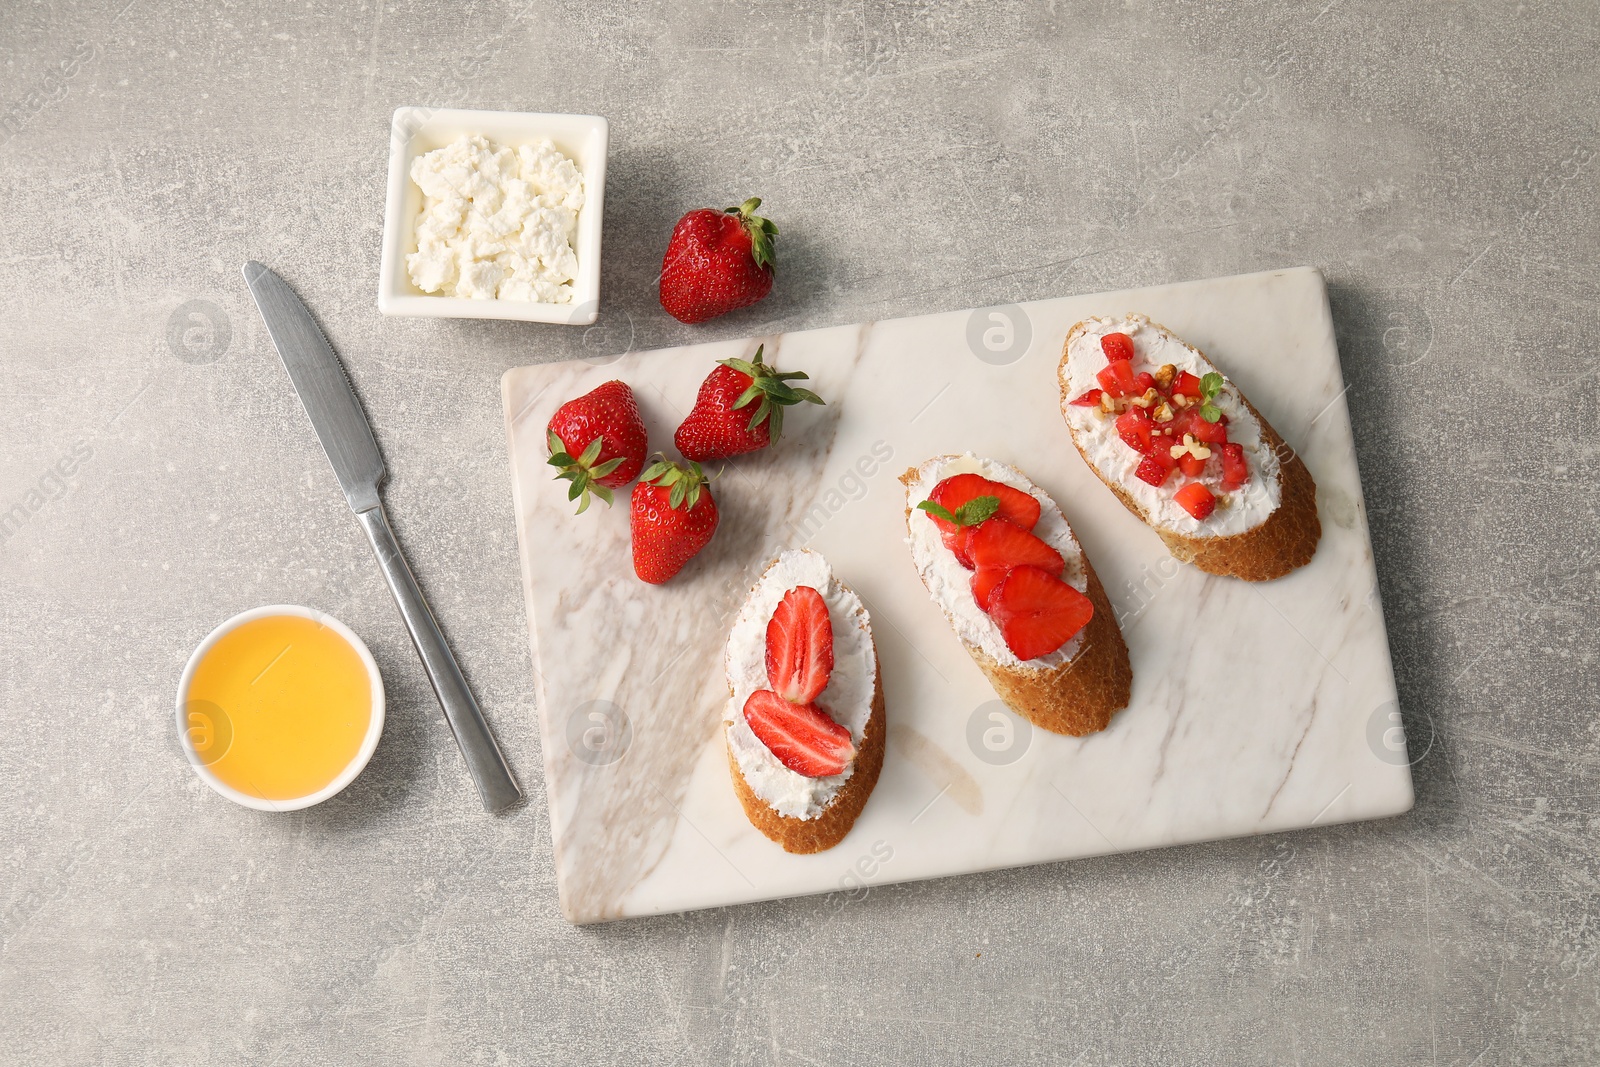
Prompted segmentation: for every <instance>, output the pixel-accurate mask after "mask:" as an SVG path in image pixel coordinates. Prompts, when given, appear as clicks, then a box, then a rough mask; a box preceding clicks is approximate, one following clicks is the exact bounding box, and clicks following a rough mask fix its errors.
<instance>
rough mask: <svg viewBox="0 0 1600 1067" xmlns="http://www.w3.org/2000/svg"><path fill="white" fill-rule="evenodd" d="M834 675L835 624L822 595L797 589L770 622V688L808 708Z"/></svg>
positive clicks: (787, 594) (768, 641)
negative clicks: (831, 620)
mask: <svg viewBox="0 0 1600 1067" xmlns="http://www.w3.org/2000/svg"><path fill="white" fill-rule="evenodd" d="M832 672H833V624H832V623H831V622H830V621H829V619H828V605H827V602H826V601H824V600H823V599H822V594H821V593H819V592H817V591H816V590H815V589H813V588H811V587H810V586H809V585H797V586H795V587H794V588H793V589H791V590H789V591H788V592H787V593H785V594H784V596H783V599H782V600H781V601H779V602H778V608H777V610H776V611H774V612H773V613H772V618H771V619H770V620H769V621H768V622H767V684H768V685H770V686H772V689H773V691H774V692H776V693H777V694H778V695H779V696H781V697H782V698H783V699H785V700H787V701H790V702H791V703H794V704H809V703H811V701H813V700H815V699H817V697H818V696H820V695H821V693H822V691H823V690H824V689H826V688H827V687H828V676H829V675H830V674H831V673H832Z"/></svg>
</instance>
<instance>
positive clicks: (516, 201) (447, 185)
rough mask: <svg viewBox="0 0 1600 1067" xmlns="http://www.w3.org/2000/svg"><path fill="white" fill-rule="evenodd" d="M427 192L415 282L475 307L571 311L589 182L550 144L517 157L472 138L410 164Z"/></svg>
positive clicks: (409, 267)
mask: <svg viewBox="0 0 1600 1067" xmlns="http://www.w3.org/2000/svg"><path fill="white" fill-rule="evenodd" d="M411 180H412V181H413V182H415V183H416V185H417V187H418V188H420V189H421V190H422V194H423V205H422V211H421V213H420V214H419V215H418V216H417V220H416V240H417V248H416V251H414V252H412V253H410V254H409V255H407V256H406V271H407V273H408V274H409V275H410V278H411V282H412V284H413V285H415V286H416V287H417V288H418V289H421V290H422V291H423V292H425V293H434V294H438V295H442V296H458V297H467V298H470V299H474V300H494V299H498V300H519V301H530V302H537V303H545V304H570V303H572V302H573V281H574V280H575V279H576V278H577V276H578V257H577V253H576V252H575V251H574V250H573V241H574V238H575V235H576V232H577V226H578V213H579V212H580V211H581V210H582V209H583V204H584V178H583V174H582V173H580V172H579V170H578V168H577V166H576V164H574V163H573V161H572V160H570V159H568V158H567V157H566V156H564V155H562V154H561V152H560V151H559V150H558V149H556V147H555V146H554V145H553V144H551V143H550V142H549V141H548V140H541V141H536V142H534V143H532V144H525V145H522V146H521V147H520V148H516V149H512V148H508V147H506V146H504V145H500V144H496V143H495V142H494V141H491V140H489V139H488V138H486V137H482V136H480V135H478V134H465V135H463V136H461V137H458V138H457V139H456V140H455V141H453V142H451V143H450V144H448V145H446V146H445V147H443V148H438V149H435V150H434V151H432V152H427V153H424V154H423V155H420V156H418V157H416V158H415V159H414V160H412V162H411Z"/></svg>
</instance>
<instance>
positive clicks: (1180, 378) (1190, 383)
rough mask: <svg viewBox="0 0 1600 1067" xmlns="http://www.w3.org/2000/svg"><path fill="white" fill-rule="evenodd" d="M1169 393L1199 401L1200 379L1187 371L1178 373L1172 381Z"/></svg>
mask: <svg viewBox="0 0 1600 1067" xmlns="http://www.w3.org/2000/svg"><path fill="white" fill-rule="evenodd" d="M1171 393H1172V395H1173V396H1186V397H1188V398H1189V399H1190V400H1199V399H1200V379H1199V378H1196V377H1195V376H1194V375H1192V374H1190V373H1189V372H1188V371H1186V370H1185V371H1179V372H1178V374H1177V377H1175V378H1173V379H1172V389H1171Z"/></svg>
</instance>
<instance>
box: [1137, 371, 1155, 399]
mask: <svg viewBox="0 0 1600 1067" xmlns="http://www.w3.org/2000/svg"><path fill="white" fill-rule="evenodd" d="M1155 387H1156V376H1155V375H1154V374H1151V373H1150V372H1149V371H1144V370H1142V371H1140V372H1139V373H1138V374H1135V375H1134V376H1133V395H1134V396H1144V394H1145V393H1147V392H1149V391H1150V390H1152V389H1154V388H1155Z"/></svg>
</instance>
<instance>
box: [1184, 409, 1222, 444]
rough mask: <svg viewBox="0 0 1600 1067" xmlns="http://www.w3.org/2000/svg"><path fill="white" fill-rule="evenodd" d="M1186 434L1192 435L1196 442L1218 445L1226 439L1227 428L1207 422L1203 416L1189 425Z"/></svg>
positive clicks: (1220, 424) (1218, 423)
mask: <svg viewBox="0 0 1600 1067" xmlns="http://www.w3.org/2000/svg"><path fill="white" fill-rule="evenodd" d="M1188 432H1189V433H1192V434H1194V439H1195V440H1196V441H1203V442H1204V443H1206V444H1208V445H1220V444H1222V442H1224V441H1226V440H1227V439H1228V427H1227V426H1226V425H1225V424H1223V423H1221V422H1207V421H1206V419H1205V417H1204V416H1201V417H1198V418H1196V419H1195V420H1194V421H1193V422H1191V423H1189V430H1188Z"/></svg>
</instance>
